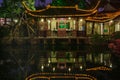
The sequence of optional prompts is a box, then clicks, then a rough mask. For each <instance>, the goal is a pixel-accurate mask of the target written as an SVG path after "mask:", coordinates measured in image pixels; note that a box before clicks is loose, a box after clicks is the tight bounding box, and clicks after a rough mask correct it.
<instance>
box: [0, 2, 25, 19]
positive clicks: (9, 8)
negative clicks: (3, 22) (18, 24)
mask: <svg viewBox="0 0 120 80" xmlns="http://www.w3.org/2000/svg"><path fill="white" fill-rule="evenodd" d="M22 10H23V9H22V6H21V1H20V0H9V1H6V0H5V1H4V3H3V7H1V8H0V11H1V13H0V17H9V18H12V17H18V16H19V15H20V13H21V12H22ZM13 14H14V15H13Z"/></svg>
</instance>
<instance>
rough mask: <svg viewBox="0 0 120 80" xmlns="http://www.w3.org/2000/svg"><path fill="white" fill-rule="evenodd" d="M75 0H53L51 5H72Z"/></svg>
mask: <svg viewBox="0 0 120 80" xmlns="http://www.w3.org/2000/svg"><path fill="white" fill-rule="evenodd" d="M76 2H77V0H53V2H52V3H51V5H52V6H74V5H75V4H76Z"/></svg>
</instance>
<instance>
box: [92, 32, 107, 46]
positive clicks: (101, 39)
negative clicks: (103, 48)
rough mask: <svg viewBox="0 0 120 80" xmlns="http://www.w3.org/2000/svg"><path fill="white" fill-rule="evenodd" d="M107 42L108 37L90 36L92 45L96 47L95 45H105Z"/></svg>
mask: <svg viewBox="0 0 120 80" xmlns="http://www.w3.org/2000/svg"><path fill="white" fill-rule="evenodd" d="M108 40H109V37H108V36H101V35H100V34H97V33H95V34H93V35H92V36H91V42H92V44H93V45H96V44H105V43H107V42H108Z"/></svg>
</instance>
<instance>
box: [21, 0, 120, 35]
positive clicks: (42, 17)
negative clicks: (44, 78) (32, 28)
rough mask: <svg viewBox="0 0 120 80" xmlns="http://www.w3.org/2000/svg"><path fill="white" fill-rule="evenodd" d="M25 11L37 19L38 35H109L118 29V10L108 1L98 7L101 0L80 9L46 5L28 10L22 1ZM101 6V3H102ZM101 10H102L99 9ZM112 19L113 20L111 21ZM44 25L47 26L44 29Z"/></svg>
mask: <svg viewBox="0 0 120 80" xmlns="http://www.w3.org/2000/svg"><path fill="white" fill-rule="evenodd" d="M23 5H24V7H25V9H26V13H27V14H28V15H30V16H32V17H37V18H38V19H39V21H38V25H37V27H38V28H39V36H44V31H45V30H46V32H47V33H45V34H46V36H58V37H66V36H72V37H80V36H86V35H87V36H89V35H91V34H94V33H96V32H97V33H98V34H101V35H110V34H111V33H113V32H115V31H118V30H120V26H119V23H120V22H119V19H118V18H117V17H118V16H119V14H120V10H119V9H116V8H114V7H113V6H112V5H111V4H110V3H109V2H108V3H107V4H105V5H104V9H103V10H102V9H100V6H101V5H102V3H101V0H98V1H97V2H96V4H95V5H94V6H92V8H91V9H87V10H84V9H80V8H79V7H78V5H75V6H52V5H47V6H46V7H45V8H43V9H40V10H30V9H29V8H28V7H27V5H26V4H25V3H24V2H23ZM102 7H103V5H102ZM101 10H102V11H101ZM113 19H114V21H113ZM44 27H47V28H46V29H44Z"/></svg>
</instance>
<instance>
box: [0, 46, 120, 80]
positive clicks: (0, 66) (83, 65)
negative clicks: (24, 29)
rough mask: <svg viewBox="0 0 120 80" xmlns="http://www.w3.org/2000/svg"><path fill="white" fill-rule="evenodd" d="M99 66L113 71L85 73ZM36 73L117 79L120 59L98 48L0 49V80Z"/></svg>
mask: <svg viewBox="0 0 120 80" xmlns="http://www.w3.org/2000/svg"><path fill="white" fill-rule="evenodd" d="M99 66H104V67H107V68H110V69H111V71H102V70H95V71H86V69H90V68H94V67H99ZM36 73H67V74H71V73H72V74H81V73H84V74H89V75H92V76H94V77H96V78H97V80H118V78H120V76H119V74H120V58H119V57H118V56H115V55H114V54H112V52H111V51H110V50H109V49H107V48H106V47H99V46H98V47H97V46H96V47H91V46H88V45H86V46H83V45H79V46H78V45H63V46H62V45H22V46H1V50H0V80H25V78H26V77H27V76H29V75H31V74H36ZM36 80H37V79H36ZM40 80H41V79H40Z"/></svg>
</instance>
